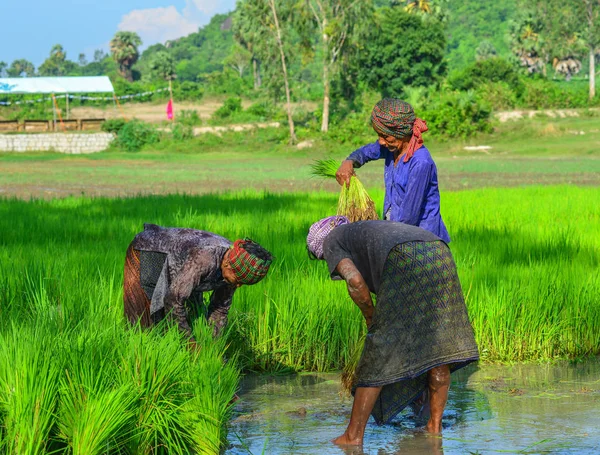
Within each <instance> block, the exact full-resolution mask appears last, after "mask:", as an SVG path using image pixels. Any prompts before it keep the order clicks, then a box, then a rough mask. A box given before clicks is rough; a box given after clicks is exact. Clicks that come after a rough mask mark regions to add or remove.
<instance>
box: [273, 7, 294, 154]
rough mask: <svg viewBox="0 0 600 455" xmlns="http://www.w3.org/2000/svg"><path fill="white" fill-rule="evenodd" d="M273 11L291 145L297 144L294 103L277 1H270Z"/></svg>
mask: <svg viewBox="0 0 600 455" xmlns="http://www.w3.org/2000/svg"><path fill="white" fill-rule="evenodd" d="M269 5H270V6H271V11H272V12H273V21H274V22H275V32H276V37H277V45H278V46H279V54H280V55H281V67H282V69H283V82H284V85H285V97H286V100H287V106H286V107H287V116H288V124H289V126H290V143H291V144H295V143H296V142H297V139H296V133H295V131H294V119H293V118H292V101H291V96H290V84H289V82H288V74H287V65H286V64H285V52H284V50H283V42H282V41H281V29H280V28H279V19H278V18H277V10H276V9H275V0H269Z"/></svg>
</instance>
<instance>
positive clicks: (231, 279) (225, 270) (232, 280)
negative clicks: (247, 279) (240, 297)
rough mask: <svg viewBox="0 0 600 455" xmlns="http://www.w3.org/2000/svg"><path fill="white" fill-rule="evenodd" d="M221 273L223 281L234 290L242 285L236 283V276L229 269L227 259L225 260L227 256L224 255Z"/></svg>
mask: <svg viewBox="0 0 600 455" xmlns="http://www.w3.org/2000/svg"><path fill="white" fill-rule="evenodd" d="M221 273H222V275H223V279H224V280H225V281H227V282H228V283H229V284H230V285H232V286H235V287H236V288H239V287H240V286H241V285H242V283H238V281H237V276H236V274H235V272H234V271H233V269H232V268H231V265H229V259H228V258H227V255H225V257H224V258H223V262H221Z"/></svg>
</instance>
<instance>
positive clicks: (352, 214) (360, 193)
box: [311, 159, 378, 223]
mask: <svg viewBox="0 0 600 455" xmlns="http://www.w3.org/2000/svg"><path fill="white" fill-rule="evenodd" d="M339 165H340V163H339V162H338V161H336V160H334V159H329V160H317V161H315V162H314V163H313V164H312V166H311V167H312V174H313V175H316V176H319V177H326V178H335V173H336V171H337V169H338V167H339ZM337 215H343V216H345V217H346V218H348V220H350V222H351V223H354V222H355V221H362V220H376V219H378V217H377V212H376V211H375V203H374V202H373V199H371V197H370V196H369V193H367V190H366V189H365V187H364V186H363V184H362V183H361V182H360V180H359V179H358V177H356V176H355V175H354V176H352V178H351V179H350V183H348V184H344V185H343V186H342V191H341V192H340V198H339V199H338V207H337Z"/></svg>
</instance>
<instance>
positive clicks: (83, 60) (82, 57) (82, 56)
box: [77, 53, 88, 66]
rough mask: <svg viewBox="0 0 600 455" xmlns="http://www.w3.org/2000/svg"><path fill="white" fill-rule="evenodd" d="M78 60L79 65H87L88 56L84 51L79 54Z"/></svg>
mask: <svg viewBox="0 0 600 455" xmlns="http://www.w3.org/2000/svg"><path fill="white" fill-rule="evenodd" d="M77 61H78V63H79V66H85V65H87V64H88V61H87V58H86V56H85V54H84V53H81V54H79V57H78V58H77Z"/></svg>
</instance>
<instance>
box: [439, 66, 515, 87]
mask: <svg viewBox="0 0 600 455" xmlns="http://www.w3.org/2000/svg"><path fill="white" fill-rule="evenodd" d="M489 82H504V83H506V84H508V85H509V86H510V87H511V88H512V89H513V90H515V91H516V92H517V93H519V92H520V91H522V82H521V79H520V78H519V74H518V73H517V71H516V69H515V68H514V66H513V65H512V64H511V63H509V62H507V61H506V60H504V59H502V58H490V59H487V60H482V61H479V62H476V63H474V64H473V65H471V66H469V67H467V68H465V69H464V70H463V71H460V72H457V73H453V74H452V75H451V76H450V77H448V83H449V84H450V87H451V88H453V89H454V90H471V89H474V88H477V87H479V86H480V85H482V84H486V83H489Z"/></svg>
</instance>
